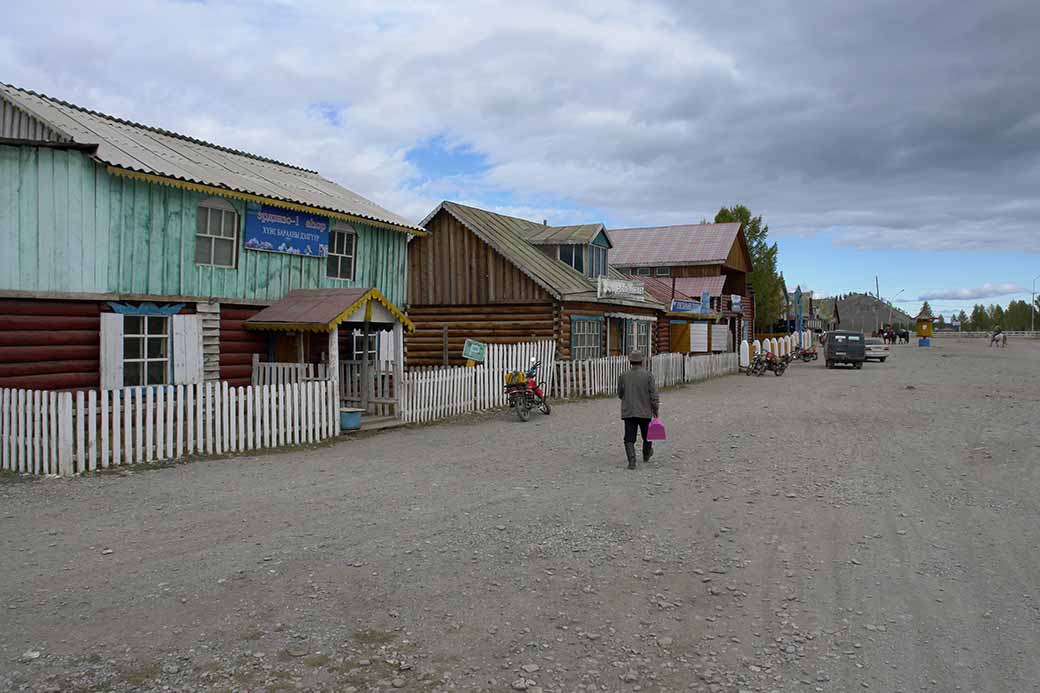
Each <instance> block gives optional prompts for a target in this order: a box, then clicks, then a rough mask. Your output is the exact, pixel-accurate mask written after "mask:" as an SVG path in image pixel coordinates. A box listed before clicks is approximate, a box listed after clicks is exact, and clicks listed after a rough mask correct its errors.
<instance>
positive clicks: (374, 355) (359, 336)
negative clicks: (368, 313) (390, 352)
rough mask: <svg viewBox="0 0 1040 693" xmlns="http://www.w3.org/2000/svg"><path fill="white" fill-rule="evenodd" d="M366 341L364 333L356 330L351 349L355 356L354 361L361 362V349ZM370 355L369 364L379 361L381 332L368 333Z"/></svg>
mask: <svg viewBox="0 0 1040 693" xmlns="http://www.w3.org/2000/svg"><path fill="white" fill-rule="evenodd" d="M364 339H365V334H364V332H362V331H360V330H355V331H354V332H353V333H352V334H351V348H352V350H353V354H354V358H353V360H354V361H361V360H362V357H361V353H362V350H361V349H360V348H359V347H361V346H362V344H361V342H362V341H363V340H364ZM368 346H369V348H368V352H367V353H368V354H369V355H370V358H369V363H371V362H373V361H379V332H369V333H368Z"/></svg>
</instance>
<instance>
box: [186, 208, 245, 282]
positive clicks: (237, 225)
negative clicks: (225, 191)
mask: <svg viewBox="0 0 1040 693" xmlns="http://www.w3.org/2000/svg"><path fill="white" fill-rule="evenodd" d="M203 210H205V214H206V228H205V230H204V231H201V232H200V230H199V220H200V215H201V214H202V213H203ZM211 210H213V211H217V212H220V213H221V215H220V226H221V227H220V233H217V234H214V233H212V230H211V229H210V221H211V216H210V211H211ZM229 214H230V215H231V218H232V219H233V226H234V232H233V235H232V236H227V235H225V234H224V233H223V231H224V222H225V219H226V218H227V215H229ZM241 235H242V220H241V215H240V214H239V213H238V210H237V209H236V208H235V206H234V205H233V204H231V203H230V202H228V201H227V200H225V199H223V198H221V197H209V198H206V199H205V200H203V201H202V202H200V203H199V205H198V207H196V208H195V266H196V267H216V268H218V269H237V268H238V258H239V255H240V254H241V253H240V249H239V245H240V242H241ZM200 239H203V240H208V242H209V262H200V261H199V247H200V245H199V244H200V242H202V240H200ZM218 240H219V241H231V264H230V265H224V264H218V263H216V262H214V260H215V257H216V253H215V251H214V248H215V246H216V241H218Z"/></svg>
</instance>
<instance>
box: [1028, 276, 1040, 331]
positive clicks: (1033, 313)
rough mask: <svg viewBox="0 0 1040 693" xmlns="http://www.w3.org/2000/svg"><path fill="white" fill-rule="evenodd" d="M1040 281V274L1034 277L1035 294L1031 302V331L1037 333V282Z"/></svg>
mask: <svg viewBox="0 0 1040 693" xmlns="http://www.w3.org/2000/svg"><path fill="white" fill-rule="evenodd" d="M1037 279H1040V274H1038V275H1036V276H1035V277H1033V294H1032V298H1031V300H1030V301H1029V331H1030V332H1036V280H1037Z"/></svg>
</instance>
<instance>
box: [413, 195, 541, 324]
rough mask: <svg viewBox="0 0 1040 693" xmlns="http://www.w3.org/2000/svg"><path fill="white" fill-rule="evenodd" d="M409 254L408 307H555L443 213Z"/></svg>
mask: <svg viewBox="0 0 1040 693" xmlns="http://www.w3.org/2000/svg"><path fill="white" fill-rule="evenodd" d="M426 228H427V230H428V231H429V232H430V233H429V235H428V236H424V237H419V238H414V239H413V240H412V242H411V243H410V244H409V248H408V305H409V306H410V307H411V306H432V305H448V306H462V305H487V304H496V303H499V304H516V303H544V304H547V305H548V304H549V303H550V302H551V299H550V296H549V294H548V293H547V292H546V291H545V290H544V289H542V287H540V286H539V285H538V284H537V283H535V282H534V281H533V280H532V279H531V278H530V277H528V276H527V275H526V274H524V273H523V272H521V271H520V270H519V269H518V268H517V267H516V266H515V265H513V264H512V263H511V262H509V261H508V260H506V259H505V258H504V257H503V256H502V255H501V254H499V253H498V252H496V251H495V250H494V249H493V248H491V247H490V246H489V245H487V244H486V243H484V241H483V240H481V239H480V238H478V237H477V236H476V235H474V234H473V232H471V231H470V230H469V229H467V228H466V227H465V226H463V225H462V224H461V223H459V222H458V220H456V219H455V218H454V217H453V216H451V215H450V214H448V213H446V212H443V211H442V212H441V213H439V214H438V215H437V216H435V217H434V218H433V219H431V220H430V222H429V223H428V224H427V226H426Z"/></svg>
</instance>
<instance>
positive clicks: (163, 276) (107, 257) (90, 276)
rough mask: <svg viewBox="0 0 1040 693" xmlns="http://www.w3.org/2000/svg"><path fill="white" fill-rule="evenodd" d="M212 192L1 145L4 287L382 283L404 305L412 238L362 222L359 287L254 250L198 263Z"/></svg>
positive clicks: (278, 290)
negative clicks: (225, 260)
mask: <svg viewBox="0 0 1040 693" xmlns="http://www.w3.org/2000/svg"><path fill="white" fill-rule="evenodd" d="M205 199H206V196H205V195H203V194H200V193H195V192H191V191H187V190H181V189H179V188H170V187H166V186H161V185H153V184H151V183H145V182H143V181H136V180H133V179H129V178H123V177H118V176H112V175H110V174H108V173H107V172H106V171H105V170H104V168H103V167H101V166H99V165H97V164H95V163H94V162H93V161H92V160H90V159H89V157H87V156H86V155H84V154H83V153H82V152H76V151H63V150H51V149H42V148H33V147H15V146H9V145H0V243H2V244H3V245H2V246H0V247H3V248H5V249H7V248H13V249H16V252H12V253H8V255H7V256H5V257H3V258H0V289H14V290H22V291H40V292H45V291H51V292H90V293H136V294H152V295H155V296H164V295H166V296H174V295H176V296H197V297H199V298H210V297H212V298H216V299H219V300H229V299H230V300H233V299H236V298H241V299H251V300H256V299H259V300H269V301H275V300H278V299H280V298H282V297H283V296H285V294H286V293H287V292H288V291H289V290H291V289H296V288H323V287H368V286H375V287H376V288H378V289H379V290H380V291H381V292H383V294H385V295H386V296H387V298H389V299H390V300H391V301H392V302H394V303H395V304H397V305H400V306H403V305H404V301H405V296H406V294H405V281H406V262H407V257H406V256H407V236H406V235H405V234H403V233H399V232H395V231H390V230H388V229H379V228H375V227H370V226H367V225H364V224H353V225H352V226H353V228H354V229H355V230H356V231H357V234H358V247H357V253H358V256H357V262H356V267H357V272H356V275H357V276H356V277H355V279H354V280H353V281H346V280H341V279H330V278H329V277H327V276H326V274H325V273H326V267H327V262H326V260H325V259H323V258H305V257H300V256H296V255H287V254H281V253H264V252H258V251H254V250H246V249H245V248H244V247H242V246H241V239H242V236H243V232H244V225H245V221H244V220H245V203H244V202H242V201H239V200H229V201H230V202H231V203H232V205H233V206H234V207H235V209H236V210H237V211H238V214H239V242H240V246H239V256H238V266H237V267H236V268H233V269H227V268H219V267H200V266H197V265H196V264H195V224H196V213H197V209H198V206H199V204H200V203H201V202H202V201H203V200H205Z"/></svg>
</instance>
